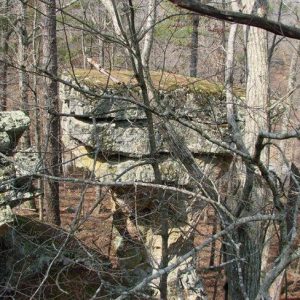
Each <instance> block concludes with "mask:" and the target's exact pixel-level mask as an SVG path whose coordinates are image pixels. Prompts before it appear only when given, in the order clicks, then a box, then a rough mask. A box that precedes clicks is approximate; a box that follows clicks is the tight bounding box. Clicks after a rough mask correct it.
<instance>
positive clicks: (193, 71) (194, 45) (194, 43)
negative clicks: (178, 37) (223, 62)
mask: <svg viewBox="0 0 300 300" xmlns="http://www.w3.org/2000/svg"><path fill="white" fill-rule="evenodd" d="M192 18H193V19H192V23H193V31H192V36H191V57H190V76H191V77H197V71H198V35H199V30H198V27H199V21H200V16H199V15H193V17H192Z"/></svg>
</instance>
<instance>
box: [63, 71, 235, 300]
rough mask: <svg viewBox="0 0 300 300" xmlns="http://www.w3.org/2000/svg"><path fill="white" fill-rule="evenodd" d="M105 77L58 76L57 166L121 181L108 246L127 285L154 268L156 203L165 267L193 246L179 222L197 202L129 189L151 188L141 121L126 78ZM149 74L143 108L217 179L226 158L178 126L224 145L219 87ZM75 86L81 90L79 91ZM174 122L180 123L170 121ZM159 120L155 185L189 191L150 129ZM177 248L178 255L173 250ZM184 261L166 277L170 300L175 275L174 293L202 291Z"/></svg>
mask: <svg viewBox="0 0 300 300" xmlns="http://www.w3.org/2000/svg"><path fill="white" fill-rule="evenodd" d="M112 75H113V76H114V77H116V78H119V80H120V81H121V82H122V84H119V85H118V84H114V83H113V82H111V81H110V80H108V78H106V77H105V76H104V75H101V74H98V73H96V71H92V72H90V71H88V72H87V71H84V70H76V76H77V78H76V80H75V79H74V78H73V77H72V76H68V75H65V76H64V77H63V79H64V80H65V81H66V82H68V85H61V86H60V98H61V101H62V113H63V114H64V117H63V118H62V132H63V136H62V141H63V143H64V146H65V151H64V165H65V166H67V165H68V164H70V163H71V164H72V165H73V167H74V166H75V167H76V168H79V169H81V170H85V171H89V172H92V175H93V176H94V178H96V180H98V181H99V182H101V183H104V184H105V183H109V184H110V185H112V184H113V183H115V182H118V183H120V182H122V184H123V185H122V188H121V187H118V188H117V187H114V188H112V194H113V195H114V197H113V199H114V203H115V205H114V207H116V209H115V210H114V211H113V227H114V234H113V236H114V241H113V245H115V248H116V254H117V255H118V257H119V262H120V266H121V268H123V269H124V272H125V274H128V276H127V277H128V278H131V279H132V280H131V281H130V284H131V285H134V284H136V282H138V281H139V280H140V278H141V277H144V273H145V272H146V273H148V274H150V273H151V272H152V270H154V271H155V270H156V269H157V268H158V267H159V265H160V262H161V258H162V239H161V235H160V230H161V222H160V221H161V215H160V206H161V204H162V203H166V204H167V209H168V215H169V218H170V220H169V228H170V236H169V249H170V257H169V258H170V263H172V262H174V261H175V260H176V259H178V258H180V256H181V255H184V253H186V252H187V251H190V250H191V249H193V247H194V243H193V242H194V241H193V235H192V234H188V232H189V231H190V227H188V226H187V225H186V224H187V222H188V220H192V219H193V217H192V216H191V215H193V214H194V213H196V212H199V210H201V209H203V207H204V206H205V203H198V202H197V201H195V199H194V200H193V201H192V200H191V199H189V198H188V197H187V196H186V195H185V194H182V193H175V192H170V191H167V190H164V191H163V192H162V193H161V191H160V190H159V189H157V188H155V187H147V188H146V187H141V186H139V185H135V182H146V183H150V184H151V183H155V175H154V170H153V167H152V164H151V163H152V160H151V157H149V156H150V143H149V133H148V121H147V118H146V113H145V110H144V107H143V105H142V104H140V103H141V93H140V90H139V89H138V88H137V87H136V82H135V81H134V80H133V74H132V73H130V72H129V71H114V72H113V74H112ZM151 75H152V79H153V82H154V85H155V86H156V88H158V93H159V97H158V98H159V99H157V101H156V102H155V103H154V101H152V102H151V107H152V108H153V109H155V110H156V111H157V112H158V113H159V114H161V115H163V116H165V117H168V116H169V115H172V116H173V120H171V121H170V123H171V126H172V127H173V129H174V131H175V132H176V133H177V135H178V145H179V146H180V144H181V143H185V144H186V145H187V147H188V148H189V150H190V151H191V153H192V154H193V155H194V158H195V160H196V163H197V164H198V166H199V167H200V168H201V169H202V170H203V172H204V173H205V174H206V175H207V176H208V177H210V178H213V179H216V178H221V177H222V175H223V174H224V173H225V172H226V170H227V169H228V163H229V162H230V159H231V156H230V154H229V153H228V152H227V151H226V150H224V149H223V148H221V147H219V146H217V145H216V144H213V143H211V142H209V141H208V140H207V139H204V138H203V136H202V135H201V134H199V133H198V132H197V131H195V130H192V129H191V128H189V127H187V126H184V125H183V124H182V123H185V122H189V124H193V125H194V126H196V127H197V128H199V129H200V130H202V131H204V132H205V133H206V134H208V135H210V136H212V137H213V138H215V139H219V140H223V141H225V142H226V141H227V142H230V140H229V139H228V136H227V134H226V132H227V123H226V107H225V105H226V104H225V101H224V93H223V90H222V87H221V86H218V85H215V84H212V83H208V82H207V81H199V80H198V79H195V78H189V77H184V76H180V75H174V74H170V73H164V74H162V73H159V72H152V73H151ZM78 83H79V85H78ZM79 89H81V90H82V91H85V93H80V92H79ZM97 95H98V96H97ZM176 118H177V119H178V120H179V121H181V123H180V122H177V121H175V120H174V119H176ZM160 122H163V121H162V119H160V118H159V117H157V116H155V117H154V130H155V136H154V138H155V141H156V144H157V153H156V154H155V159H156V160H157V162H158V166H159V169H160V172H161V177H162V181H163V182H164V183H165V184H167V185H171V186H175V187H178V189H180V188H181V187H184V188H187V189H191V190H195V189H196V188H197V185H196V184H195V181H194V179H193V178H192V177H191V175H190V174H189V173H188V172H187V170H186V169H185V167H184V166H183V164H182V163H181V162H180V161H179V160H178V159H176V157H174V154H173V153H172V151H171V150H170V148H169V145H168V141H167V138H166V137H165V136H162V134H161V132H160V130H159V129H158V128H159V126H160V125H161V123H160ZM152 159H153V158H152ZM178 249H181V250H182V251H179V252H178V251H177V250H178ZM172 251H173V253H172ZM186 263H187V264H183V265H181V266H180V267H179V268H177V269H176V270H174V271H173V272H172V273H171V274H170V275H169V282H168V288H169V289H170V294H169V295H170V299H179V298H178V297H179V295H177V296H174V295H175V294H176V293H177V292H178V289H177V290H176V284H177V283H178V280H179V279H178V276H179V277H180V282H181V284H182V289H183V291H182V293H183V294H186V295H188V297H189V298H188V299H197V295H198V294H199V293H201V291H202V288H203V286H202V284H201V281H200V280H199V278H198V276H197V273H196V269H195V268H196V267H195V265H194V264H193V259H192V258H191V259H190V260H189V261H187V262H186ZM141 274H143V275H141ZM177 286H178V285H177ZM174 297H175V298H174ZM176 297H177V298H176Z"/></svg>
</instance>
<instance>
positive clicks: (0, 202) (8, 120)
mask: <svg viewBox="0 0 300 300" xmlns="http://www.w3.org/2000/svg"><path fill="white" fill-rule="evenodd" d="M29 124H30V119H29V117H28V116H26V115H25V114H24V113H23V112H21V111H8V112H0V152H1V153H2V154H3V155H2V156H0V236H1V235H2V234H3V233H4V232H5V231H6V229H7V225H8V224H9V223H10V222H12V221H13V214H12V211H11V207H10V203H9V199H7V194H8V192H9V189H10V187H11V184H3V182H5V181H6V180H9V179H15V177H16V171H15V164H14V158H13V156H12V154H13V150H14V149H15V147H16V146H17V143H18V140H19V138H20V137H21V135H22V133H23V132H24V131H25V130H26V129H27V128H28V127H29Z"/></svg>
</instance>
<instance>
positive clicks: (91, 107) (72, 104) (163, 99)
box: [60, 77, 226, 184]
mask: <svg viewBox="0 0 300 300" xmlns="http://www.w3.org/2000/svg"><path fill="white" fill-rule="evenodd" d="M64 80H66V81H68V82H70V83H71V84H75V83H76V82H75V81H74V80H72V79H71V78H68V77H64ZM81 88H82V89H83V90H86V91H91V92H96V93H97V94H98V95H100V97H98V98H95V97H92V96H91V95H88V96H87V95H85V96H84V95H82V94H81V93H79V92H78V91H77V90H76V89H74V88H71V87H69V86H64V85H61V87H60V98H61V100H62V112H63V113H64V114H66V115H69V116H66V117H63V118H62V128H63V132H64V135H63V142H64V144H65V147H66V149H69V150H70V151H71V152H72V153H73V154H74V155H73V156H75V157H77V156H78V157H79V158H78V159H75V162H74V164H75V165H76V166H77V167H80V168H86V169H88V170H95V175H96V177H97V178H98V179H99V180H101V181H103V182H105V181H111V180H118V181H146V182H153V181H154V174H153V169H152V167H151V165H150V164H149V163H147V161H146V160H144V158H145V157H147V156H149V154H150V144H149V134H148V128H147V119H146V115H145V111H144V109H143V107H141V106H139V105H137V104H135V103H136V102H137V101H139V100H137V98H136V97H135V98H134V99H133V98H132V97H130V95H129V92H128V91H127V90H126V89H124V87H123V88H119V89H118V88H113V87H109V88H108V89H106V90H104V89H102V90H101V87H100V88H99V89H96V88H95V86H93V87H92V88H89V87H88V86H86V85H82V86H81ZM159 93H160V96H159V101H158V102H159V103H156V104H153V105H154V109H156V110H157V111H160V112H161V113H163V114H164V115H168V114H170V113H171V114H172V115H175V116H176V117H178V118H180V119H182V120H183V121H192V122H193V123H194V124H195V125H196V126H197V127H199V128H201V130H204V131H205V132H207V133H210V134H211V136H213V137H214V138H219V139H223V140H224V139H226V134H225V132H226V123H225V119H226V116H225V113H224V112H225V109H224V105H225V104H224V101H223V95H222V93H219V94H216V93H211V94H209V93H207V92H204V91H196V90H195V91H194V92H193V91H191V90H187V89H185V88H182V87H180V88H178V89H175V90H174V89H173V90H171V91H160V92H159ZM135 94H136V95H138V94H139V93H138V92H136V91H135ZM217 95H218V96H217ZM218 97H219V98H218ZM132 102H135V103H132ZM216 103H217V105H216ZM159 122H160V120H159V119H158V120H156V124H155V141H156V145H157V149H158V153H159V154H160V156H161V158H158V159H159V160H160V161H161V162H160V168H161V172H162V176H163V178H165V179H166V181H168V182H173V183H175V182H177V183H179V184H186V183H187V182H188V181H189V180H190V179H189V176H188V175H187V174H186V172H185V170H184V168H183V167H182V166H181V164H180V163H179V162H178V161H176V160H175V159H173V158H172V155H170V150H169V147H168V143H167V141H166V140H165V139H164V138H163V137H162V136H161V134H160V132H159V130H158V129H157V127H158V126H159ZM171 124H172V125H173V128H174V130H175V132H176V133H177V134H178V137H179V140H178V143H179V144H180V143H185V144H186V145H187V147H188V148H189V149H190V151H191V152H192V153H193V154H195V155H197V157H198V162H199V164H200V165H203V164H204V163H205V162H204V161H203V156H205V155H214V156H215V155H218V156H219V155H223V154H226V151H225V150H224V149H222V148H220V147H218V146H216V145H215V144H212V143H210V142H209V141H207V140H206V139H204V138H203V137H202V136H201V135H200V134H199V133H197V132H196V131H194V130H192V129H190V128H188V127H186V126H184V125H182V124H180V123H178V122H177V121H171ZM95 153H97V159H96V160H95V159H94V156H95ZM141 159H142V160H141ZM214 161H215V159H214ZM219 162H222V160H220V161H219ZM126 169H127V170H128V171H127V172H126ZM175 174H176V176H174V175H175Z"/></svg>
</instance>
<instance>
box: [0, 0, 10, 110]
mask: <svg viewBox="0 0 300 300" xmlns="http://www.w3.org/2000/svg"><path fill="white" fill-rule="evenodd" d="M1 3H2V4H1V6H0V7H1V11H3V14H4V18H3V20H1V22H2V26H1V31H0V111H4V110H6V109H7V82H8V78H7V71H8V65H7V57H8V39H9V35H10V33H9V30H10V29H9V24H8V19H7V18H8V14H9V5H10V1H9V0H4V1H2V2H1Z"/></svg>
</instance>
